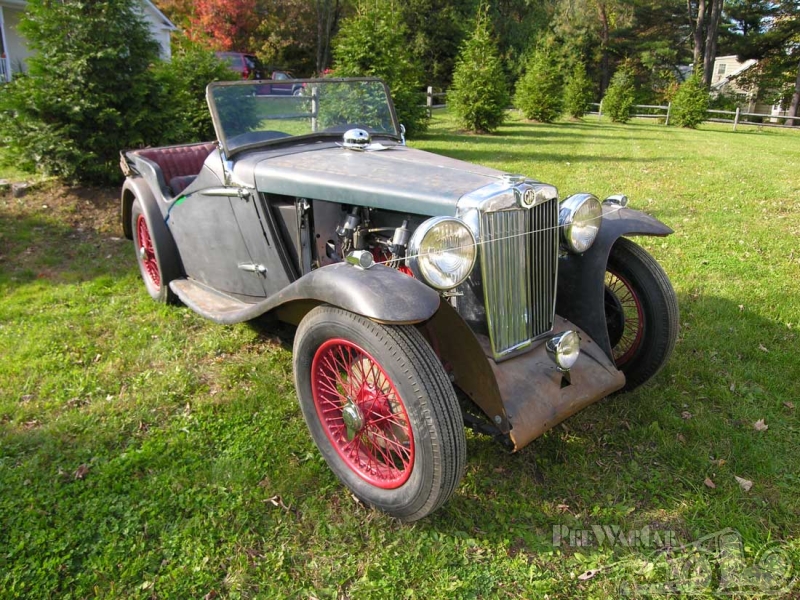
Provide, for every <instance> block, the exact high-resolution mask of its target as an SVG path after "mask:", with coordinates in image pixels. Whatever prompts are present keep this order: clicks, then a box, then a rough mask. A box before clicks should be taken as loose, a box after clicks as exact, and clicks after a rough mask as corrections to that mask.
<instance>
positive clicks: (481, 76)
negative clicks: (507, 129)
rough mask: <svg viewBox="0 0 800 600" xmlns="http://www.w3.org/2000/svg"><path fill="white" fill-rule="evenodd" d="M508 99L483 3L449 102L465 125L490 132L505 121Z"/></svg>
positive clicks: (458, 64) (459, 60)
mask: <svg viewBox="0 0 800 600" xmlns="http://www.w3.org/2000/svg"><path fill="white" fill-rule="evenodd" d="M508 100H509V98H508V90H507V88H506V80H505V76H504V75H503V65H502V63H501V62H500V55H499V53H498V51H497V45H496V44H495V42H494V40H493V39H492V34H491V30H490V25H489V16H488V14H487V7H486V6H485V5H482V6H481V7H480V8H479V9H478V14H477V17H476V19H475V31H474V32H473V34H472V36H471V37H470V38H468V39H467V40H466V41H465V42H464V44H463V46H462V47H461V52H460V53H459V55H458V58H457V59H456V69H455V72H454V73H453V87H452V88H451V89H450V91H449V92H448V94H447V102H448V104H449V105H450V107H451V108H452V110H453V112H454V113H455V114H456V116H457V117H458V120H459V122H460V123H461V124H462V125H463V126H464V127H466V128H467V129H469V130H470V131H475V132H477V133H487V132H490V131H494V130H495V129H497V128H498V127H499V126H500V125H501V124H502V123H503V119H504V117H505V109H506V106H507V105H508Z"/></svg>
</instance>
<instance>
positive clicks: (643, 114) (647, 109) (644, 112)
mask: <svg viewBox="0 0 800 600" xmlns="http://www.w3.org/2000/svg"><path fill="white" fill-rule="evenodd" d="M440 99H443V100H441V101H440ZM590 106H593V107H595V110H593V111H591V112H588V113H586V114H587V115H595V116H597V118H598V119H600V118H601V117H602V116H603V103H602V102H599V103H598V102H592V103H591V104H590ZM425 107H426V108H427V109H428V116H431V114H432V113H433V110H434V109H437V108H446V107H447V92H434V91H433V86H430V85H429V86H428V88H427V90H426V93H425ZM633 110H634V111H635V112H634V114H632V115H631V117H635V118H637V119H664V125H669V120H670V117H671V116H672V103H671V102H670V103H669V104H666V105H659V104H635V105H634V106H633ZM707 112H708V115H709V117H708V118H707V119H705V121H704V122H709V123H730V124H732V125H733V130H734V131H736V128H737V127H738V126H739V125H755V126H758V127H797V125H796V124H794V125H793V124H792V123H794V122H796V121H800V116H797V117H784V116H775V115H765V114H760V113H749V112H743V111H742V110H740V109H738V108H737V109H736V110H715V109H709V110H708V111H707ZM726 117H730V118H726ZM754 118H760V119H761V120H762V122H760V123H759V122H757V121H752V120H751V119H754ZM772 119H777V120H779V121H780V120H783V121H784V122H783V123H780V122H778V123H773V122H771V120H772Z"/></svg>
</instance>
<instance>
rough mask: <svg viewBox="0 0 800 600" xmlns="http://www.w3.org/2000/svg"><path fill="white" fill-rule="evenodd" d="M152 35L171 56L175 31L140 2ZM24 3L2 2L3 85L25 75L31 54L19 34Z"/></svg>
mask: <svg viewBox="0 0 800 600" xmlns="http://www.w3.org/2000/svg"><path fill="white" fill-rule="evenodd" d="M139 3H140V5H141V8H142V14H143V15H144V18H145V20H146V21H147V24H148V25H149V26H150V33H151V35H152V36H153V39H155V40H156V41H157V42H158V44H159V46H160V47H161V58H163V59H164V60H169V58H170V57H171V55H172V46H171V42H170V33H171V32H173V31H175V29H176V27H175V25H174V24H173V23H172V21H170V20H169V19H168V18H167V17H166V16H165V15H164V13H162V12H161V11H160V10H158V8H157V7H156V5H155V4H153V3H152V2H151V1H150V0H139ZM24 11H25V0H0V82H2V81H10V79H11V76H12V74H13V73H17V72H20V71H24V70H25V68H26V60H27V58H28V57H29V56H30V55H31V51H30V50H29V49H28V46H27V44H26V42H25V38H24V37H23V36H22V34H20V32H19V30H18V26H19V22H20V19H21V17H22V13H23V12H24Z"/></svg>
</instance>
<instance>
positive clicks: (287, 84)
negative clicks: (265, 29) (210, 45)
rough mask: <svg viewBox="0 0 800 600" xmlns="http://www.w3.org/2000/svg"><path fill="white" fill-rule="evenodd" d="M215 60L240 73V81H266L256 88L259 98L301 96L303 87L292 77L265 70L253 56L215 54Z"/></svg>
mask: <svg viewBox="0 0 800 600" xmlns="http://www.w3.org/2000/svg"><path fill="white" fill-rule="evenodd" d="M216 54H217V58H219V59H220V60H222V61H224V62H226V63H228V66H229V67H230V68H231V70H233V71H236V72H237V73H241V75H242V79H251V80H252V79H255V80H260V79H268V80H269V83H265V84H264V85H260V86H258V88H257V89H256V93H257V94H258V95H259V96H301V95H302V94H303V87H304V85H303V84H302V83H300V82H298V81H294V75H292V73H291V72H290V71H286V70H283V69H271V70H269V69H266V68H264V66H263V65H262V64H261V62H260V61H259V60H258V57H256V55H255V54H248V53H246V52H217V53H216Z"/></svg>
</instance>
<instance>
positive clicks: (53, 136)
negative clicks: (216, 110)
mask: <svg viewBox="0 0 800 600" xmlns="http://www.w3.org/2000/svg"><path fill="white" fill-rule="evenodd" d="M19 27H20V31H21V32H22V33H23V34H24V35H25V36H26V38H27V40H28V46H29V48H30V49H31V50H33V51H34V55H33V56H31V58H30V59H29V60H28V66H29V75H27V76H22V77H17V78H15V79H14V80H13V81H12V82H11V83H9V84H7V85H5V86H2V87H3V89H2V92H0V136H2V139H3V143H4V144H5V145H6V146H8V147H9V149H10V151H11V153H13V154H15V155H16V156H17V157H18V158H19V161H20V164H21V166H25V167H28V168H31V167H34V168H37V169H39V170H41V171H44V172H45V173H47V174H53V175H58V176H61V177H63V178H65V179H68V180H80V181H86V182H92V183H111V182H117V181H118V180H119V177H120V173H119V166H118V165H119V151H120V150H121V149H123V148H130V147H137V146H143V145H146V144H150V143H152V142H153V141H154V140H159V139H161V136H162V132H163V131H164V130H165V129H168V127H167V124H168V121H167V120H166V116H163V115H160V114H159V112H158V110H157V107H158V105H159V104H160V101H161V100H162V98H163V91H164V90H163V89H162V86H160V85H159V84H158V82H157V81H156V78H155V77H154V75H153V72H152V70H151V69H150V68H149V67H150V64H151V63H153V62H155V61H157V60H158V56H159V47H158V45H157V44H156V42H155V41H153V39H152V38H151V37H150V32H149V30H148V27H147V25H146V24H145V21H144V19H143V17H142V16H141V13H140V12H139V9H138V5H136V4H134V0H95V1H94V2H82V1H79V0H63V1H61V2H52V1H48V0H30V1H29V2H28V3H27V10H26V12H25V16H24V17H23V19H22V22H21V23H20V26H19ZM67 32H68V33H69V35H67Z"/></svg>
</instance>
